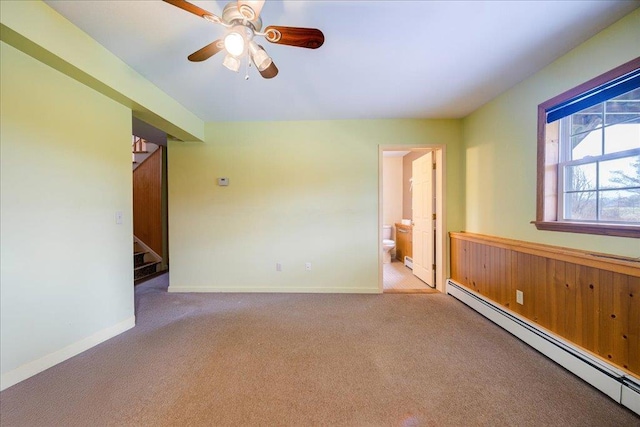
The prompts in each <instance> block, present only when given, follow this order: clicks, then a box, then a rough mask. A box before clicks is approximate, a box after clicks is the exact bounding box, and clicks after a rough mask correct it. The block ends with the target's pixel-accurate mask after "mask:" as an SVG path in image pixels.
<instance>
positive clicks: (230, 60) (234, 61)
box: [222, 54, 240, 73]
mask: <svg viewBox="0 0 640 427" xmlns="http://www.w3.org/2000/svg"><path fill="white" fill-rule="evenodd" d="M222 65H224V66H225V67H227V68H228V69H230V70H231V71H235V72H236V73H237V72H238V70H240V60H239V59H238V58H236V57H235V56H233V55H231V54H228V55H227V56H225V57H224V61H222Z"/></svg>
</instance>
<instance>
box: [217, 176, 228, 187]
mask: <svg viewBox="0 0 640 427" xmlns="http://www.w3.org/2000/svg"><path fill="white" fill-rule="evenodd" d="M218 185H220V186H223V187H224V186H227V185H229V178H218Z"/></svg>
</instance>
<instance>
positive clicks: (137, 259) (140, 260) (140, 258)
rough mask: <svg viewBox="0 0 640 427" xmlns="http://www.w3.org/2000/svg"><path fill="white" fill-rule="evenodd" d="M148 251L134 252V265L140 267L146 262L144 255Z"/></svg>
mask: <svg viewBox="0 0 640 427" xmlns="http://www.w3.org/2000/svg"><path fill="white" fill-rule="evenodd" d="M147 253H148V252H134V253H133V267H134V268H135V267H140V266H141V265H143V264H144V256H145V255H146V254H147Z"/></svg>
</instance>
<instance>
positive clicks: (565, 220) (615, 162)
mask: <svg viewBox="0 0 640 427" xmlns="http://www.w3.org/2000/svg"><path fill="white" fill-rule="evenodd" d="M537 198H538V200H537V212H536V221H534V224H535V225H536V227H537V228H538V229H540V230H551V231H567V232H574V233H590V234H605V235H612V236H623V237H640V58H636V59H634V60H633V61H630V62H628V63H626V64H624V65H622V66H620V67H618V68H616V69H614V70H612V71H610V72H608V73H605V74H603V75H602V76H599V77H596V78H595V79H593V80H590V81H589V82H587V83H585V84H583V85H580V86H578V87H577V88H574V89H572V90H570V91H568V92H565V93H563V94H561V95H559V96H556V97H555V98H552V99H550V100H548V101H546V102H544V103H542V104H540V105H539V106H538V194H537Z"/></svg>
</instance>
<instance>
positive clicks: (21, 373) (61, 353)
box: [0, 316, 136, 390]
mask: <svg viewBox="0 0 640 427" xmlns="http://www.w3.org/2000/svg"><path fill="white" fill-rule="evenodd" d="M135 325H136V317H135V316H131V317H130V318H128V319H126V320H123V321H122V322H120V323H116V324H115V325H113V326H110V327H108V328H105V329H102V330H101V331H98V332H96V333H95V334H93V335H90V336H88V337H86V338H84V339H82V340H80V341H76V342H74V343H73V344H70V345H68V346H66V347H64V348H62V349H60V350H58V351H55V352H53V353H50V354H47V355H46V356H43V357H41V358H39V359H36V360H33V361H31V362H28V363H25V364H24V365H21V366H19V367H17V368H15V369H13V370H11V371H9V372H6V373H3V374H2V376H1V377H0V390H4V389H6V388H9V387H11V386H12V385H15V384H17V383H19V382H20V381H24V380H26V379H27V378H29V377H32V376H34V375H36V374H38V373H40V372H42V371H44V370H46V369H49V368H50V367H52V366H55V365H57V364H58V363H60V362H64V361H65V360H67V359H70V358H72V357H73V356H75V355H77V354H80V353H82V352H83V351H86V350H88V349H90V348H91V347H95V346H96V345H98V344H100V343H101V342H104V341H106V340H108V339H109V338H113V337H115V336H116V335H120V334H121V333H123V332H124V331H126V330H129V329H131V328H133V327H134V326H135Z"/></svg>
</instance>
